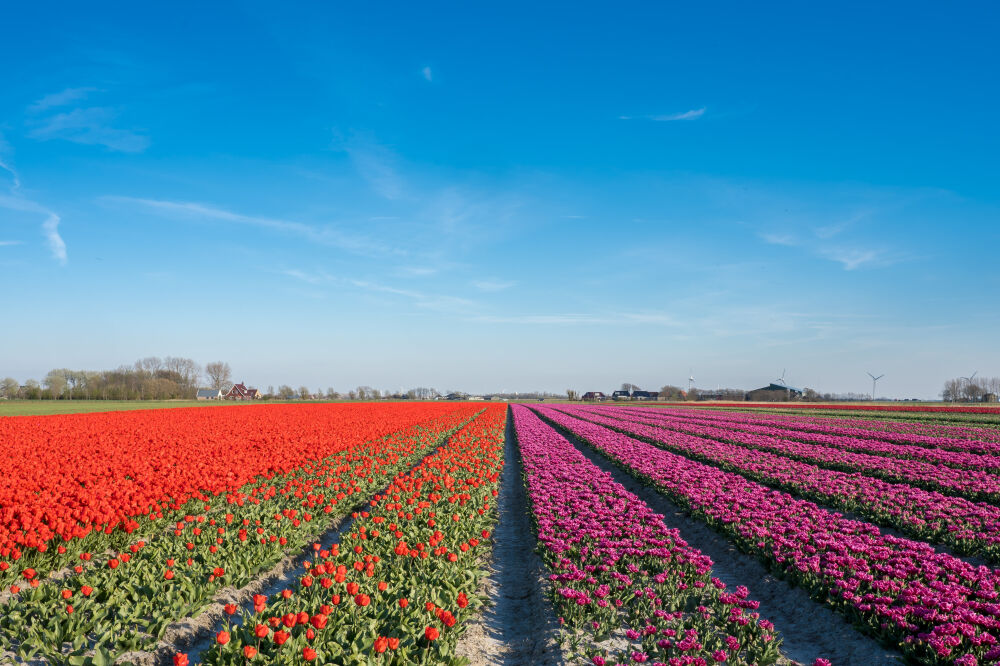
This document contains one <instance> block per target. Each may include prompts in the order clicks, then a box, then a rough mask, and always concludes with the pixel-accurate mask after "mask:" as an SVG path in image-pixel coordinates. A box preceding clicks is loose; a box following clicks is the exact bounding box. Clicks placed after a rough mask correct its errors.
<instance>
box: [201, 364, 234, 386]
mask: <svg viewBox="0 0 1000 666" xmlns="http://www.w3.org/2000/svg"><path fill="white" fill-rule="evenodd" d="M205 374H206V375H207V376H208V383H209V384H210V385H211V387H212V388H214V389H223V388H226V387H227V386H229V385H230V384H232V383H233V371H232V369H231V368H230V367H229V364H228V363H225V362H223V361H213V362H212V363H206V364H205Z"/></svg>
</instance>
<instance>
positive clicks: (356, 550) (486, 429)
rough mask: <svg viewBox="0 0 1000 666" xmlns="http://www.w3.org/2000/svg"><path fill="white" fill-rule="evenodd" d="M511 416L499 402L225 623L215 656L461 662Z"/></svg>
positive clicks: (234, 660) (217, 659) (232, 660)
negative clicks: (290, 580)
mask: <svg viewBox="0 0 1000 666" xmlns="http://www.w3.org/2000/svg"><path fill="white" fill-rule="evenodd" d="M505 414H506V405H490V406H489V407H487V409H486V412H485V413H484V414H482V415H481V416H479V417H478V418H477V419H476V420H475V421H473V422H472V423H470V424H469V425H467V426H465V428H463V429H462V430H461V431H459V432H458V433H456V434H455V435H453V436H452V437H451V438H450V440H449V442H448V444H447V445H445V446H444V447H442V448H441V449H439V450H437V451H436V452H435V453H433V454H432V455H430V456H428V457H427V458H426V459H424V460H423V461H422V462H421V463H420V464H419V465H418V466H416V467H415V468H414V469H412V470H410V471H408V472H406V473H403V474H399V475H397V476H396V477H395V478H394V479H393V480H392V483H391V485H390V486H389V488H388V489H387V490H386V492H385V493H381V494H378V495H376V496H374V497H373V498H372V499H371V501H370V502H369V506H368V507H367V508H366V510H365V511H362V512H359V513H357V514H355V516H354V522H353V524H352V525H351V529H350V533H349V534H348V535H346V537H345V538H344V539H343V540H342V543H340V544H336V545H334V546H333V547H332V548H330V549H329V550H325V549H320V547H319V545H318V544H316V546H315V548H316V549H317V551H316V557H315V559H314V560H313V561H311V562H308V563H307V565H306V569H307V571H306V573H305V575H303V576H302V577H301V578H300V579H299V580H298V582H297V584H296V585H295V586H293V587H292V588H290V589H286V590H284V591H282V592H281V593H278V594H275V595H273V596H272V597H271V598H270V599H268V598H267V597H264V596H259V597H257V598H255V600H254V607H253V609H252V610H250V609H247V611H246V612H245V613H244V615H245V617H243V618H242V620H243V621H242V623H241V624H240V625H239V626H227V627H225V628H224V629H223V630H222V632H221V633H220V634H218V636H217V639H216V645H215V646H213V647H212V648H211V649H210V650H209V651H208V652H206V653H205V654H204V655H202V657H203V659H204V663H206V664H244V663H246V661H247V655H252V656H253V657H254V658H256V659H258V660H259V661H260V662H261V663H267V664H300V663H302V662H303V661H312V660H313V659H315V660H317V663H336V664H373V663H385V664H404V663H405V664H411V663H413V664H416V663H419V664H448V663H452V660H454V658H455V656H454V650H455V644H456V642H457V639H458V637H459V636H460V635H461V631H462V628H463V623H464V621H465V620H466V619H467V618H468V617H470V616H472V615H474V614H475V613H476V612H477V610H478V609H479V608H480V607H481V605H482V603H483V599H481V598H479V596H478V589H479V581H480V579H481V578H482V577H483V576H484V575H485V567H486V561H485V556H486V554H487V553H488V548H489V545H490V541H489V538H490V534H491V533H492V530H493V527H494V525H495V524H496V521H497V517H498V513H497V510H496V508H495V503H496V500H495V498H496V496H497V494H498V489H499V478H500V472H501V470H502V468H503V428H504V416H505ZM233 610H234V611H235V609H233ZM183 656H185V657H186V655H183Z"/></svg>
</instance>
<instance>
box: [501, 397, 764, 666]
mask: <svg viewBox="0 0 1000 666" xmlns="http://www.w3.org/2000/svg"><path fill="white" fill-rule="evenodd" d="M512 410H513V415H514V425H515V428H516V432H517V441H518V444H519V448H520V451H521V459H522V461H523V465H524V474H525V479H526V483H527V487H528V495H529V499H530V503H531V507H532V512H533V517H534V520H535V523H536V526H537V529H538V538H539V541H540V543H541V552H542V557H543V559H544V561H545V563H546V564H547V565H548V567H549V569H550V570H551V571H552V572H553V573H552V574H551V575H550V576H549V580H550V581H551V582H552V587H553V599H554V603H555V606H556V608H557V609H558V612H559V613H560V615H561V618H560V619H561V621H562V622H563V623H564V631H565V632H567V633H568V634H569V638H570V641H571V642H572V643H573V644H574V646H575V647H571V648H570V652H571V653H577V652H582V653H583V654H584V655H586V656H587V657H589V658H590V659H591V661H592V663H594V664H598V665H599V666H601V665H604V664H615V663H622V664H624V663H632V662H642V661H646V660H650V661H653V662H658V663H659V662H662V663H666V662H668V661H669V663H670V664H675V663H676V664H693V663H702V664H705V663H712V664H714V663H722V662H725V663H729V664H743V663H754V664H761V665H763V664H770V663H774V662H775V661H776V660H777V658H778V656H779V651H778V644H779V641H778V640H777V636H776V634H775V632H774V627H773V625H771V624H770V623H769V622H767V621H762V620H760V615H759V613H756V612H754V609H756V608H757V605H758V604H757V602H755V601H753V600H752V599H749V598H748V596H749V593H748V591H747V590H746V588H743V587H740V588H737V590H736V591H735V592H733V593H730V592H727V591H725V587H726V586H725V584H724V583H723V582H722V581H720V580H718V579H717V578H712V577H711V569H712V561H711V559H710V558H708V557H707V556H705V555H704V554H702V553H701V552H699V551H698V550H696V549H694V548H691V547H690V546H688V545H687V543H685V542H684V540H683V539H682V538H681V536H680V533H679V532H678V531H677V530H675V529H670V528H668V527H667V526H666V525H665V524H664V523H663V517H662V516H660V515H658V514H656V513H654V512H653V511H652V510H651V509H650V508H649V507H648V506H647V505H646V504H645V503H644V502H643V501H642V500H640V499H639V498H638V497H636V496H635V495H633V494H632V493H630V492H628V491H627V490H626V489H625V488H624V487H622V486H621V485H620V484H618V483H616V482H615V481H614V479H613V478H612V477H611V475H609V474H608V473H606V472H604V471H602V470H600V469H599V468H598V467H596V466H595V465H594V464H593V463H591V462H590V461H588V460H587V459H586V458H585V457H584V456H583V455H582V454H581V453H580V452H579V451H577V450H576V449H575V448H574V447H573V445H572V444H570V443H569V442H568V441H567V440H566V439H565V438H563V437H562V436H560V435H559V434H558V433H556V432H555V431H554V430H553V429H552V428H551V427H550V426H548V425H546V424H545V423H543V422H542V421H541V420H540V419H539V418H538V417H537V416H536V415H535V414H533V413H532V412H531V411H530V410H528V409H527V408H525V407H522V406H520V405H514V406H512ZM621 642H623V645H622V646H620V647H619V646H616V647H615V648H613V649H612V648H611V647H610V646H611V645H615V644H616V643H621ZM581 644H582V645H581ZM609 652H612V653H613V654H609Z"/></svg>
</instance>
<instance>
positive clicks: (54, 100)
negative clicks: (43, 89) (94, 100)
mask: <svg viewBox="0 0 1000 666" xmlns="http://www.w3.org/2000/svg"><path fill="white" fill-rule="evenodd" d="M96 91H97V88H90V87H85V88H66V89H65V90H63V91H60V92H57V93H52V94H50V95H46V96H45V97H43V98H41V99H40V100H38V101H37V102H35V103H34V104H32V105H31V106H29V107H28V111H30V112H32V113H40V112H42V111H45V110H47V109H51V108H53V107H57V106H66V105H67V104H69V103H70V102H76V101H77V100H81V99H84V98H85V97H86V96H87V95H89V94H90V93H92V92H96Z"/></svg>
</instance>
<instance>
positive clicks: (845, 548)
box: [537, 407, 1000, 666]
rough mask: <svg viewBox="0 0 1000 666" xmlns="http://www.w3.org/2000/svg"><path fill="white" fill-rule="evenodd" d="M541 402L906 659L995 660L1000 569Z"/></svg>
mask: <svg viewBox="0 0 1000 666" xmlns="http://www.w3.org/2000/svg"><path fill="white" fill-rule="evenodd" d="M537 411H538V412H539V413H541V414H544V415H545V417H546V418H548V419H550V420H551V421H552V422H554V423H557V424H559V425H560V426H561V427H563V428H565V429H566V430H568V431H570V432H573V433H574V434H576V435H577V436H579V437H580V438H582V439H584V440H586V441H587V442H589V443H590V444H591V445H593V446H594V447H595V448H597V449H598V450H600V451H602V452H604V453H605V454H606V455H607V456H608V457H609V458H611V459H612V460H614V461H615V462H616V463H617V464H619V465H620V466H622V467H623V468H624V469H626V470H627V471H629V472H630V473H632V474H635V475H636V476H638V477H640V478H643V479H646V480H648V481H650V482H652V483H653V484H654V485H655V487H657V488H658V489H659V490H660V491H661V492H663V493H664V494H666V495H667V496H669V497H671V498H672V499H674V500H675V501H677V502H678V503H679V504H681V505H683V506H686V507H687V508H688V510H689V511H691V513H692V514H693V515H695V516H698V517H700V518H702V519H703V520H705V521H706V522H707V523H709V524H710V525H712V526H713V527H715V528H716V529H718V530H720V531H722V532H724V533H726V534H728V535H729V536H730V537H731V538H732V539H733V540H734V542H735V543H737V544H738V545H739V546H740V547H741V548H742V549H744V550H746V551H748V552H750V553H753V554H755V555H757V556H758V557H760V558H761V559H762V560H763V561H765V562H766V563H768V564H769V565H770V566H771V567H772V569H773V570H775V571H776V572H778V573H779V574H780V575H784V576H787V577H788V578H790V579H792V580H793V581H794V582H795V583H797V584H799V585H801V586H802V587H804V588H805V589H807V590H808V591H809V592H810V593H811V594H813V595H814V596H815V597H816V598H817V599H820V600H824V601H825V602H826V603H828V604H829V605H831V606H832V607H833V608H835V609H837V610H838V611H840V612H842V613H844V614H846V615H847V616H848V617H850V618H852V619H854V620H855V621H856V622H857V623H858V624H859V626H861V627H863V628H864V629H865V630H867V631H868V632H869V633H871V634H872V635H874V636H876V637H877V638H879V639H882V640H884V641H886V642H887V643H891V644H893V645H896V646H898V647H899V649H901V650H902V651H903V652H904V653H905V654H906V655H907V656H908V657H909V658H911V659H913V660H915V661H918V662H921V663H929V664H939V663H956V664H963V666H964V665H968V664H976V663H979V661H980V660H986V661H993V660H997V659H1000V645H998V642H1000V641H998V636H1000V619H998V616H1000V572H994V571H991V570H990V569H988V568H987V567H973V566H972V565H970V564H968V563H966V562H964V561H962V560H960V559H958V558H955V557H952V556H950V555H945V554H942V553H937V552H935V551H934V550H933V549H932V548H931V547H930V546H928V545H927V544H924V543H918V542H915V541H910V540H908V539H901V538H896V537H892V536H888V535H883V534H881V533H880V532H879V530H878V528H876V527H875V526H873V525H871V524H868V523H863V522H859V521H854V520H848V519H846V518H844V517H843V516H841V515H840V514H837V513H833V512H829V511H826V510H824V509H821V508H820V507H818V506H816V505H815V504H813V503H812V502H808V501H805V500H797V499H795V498H793V497H791V496H790V495H788V494H786V493H783V492H779V491H775V490H772V489H770V488H767V487H765V486H762V485H760V484H757V483H753V482H750V481H748V480H746V479H744V478H743V477H742V476H739V475H737V474H732V473H727V472H724V471H722V470H719V469H716V468H714V467H710V466H708V465H704V464H701V463H698V462H695V461H692V460H689V459H687V458H684V457H682V456H678V455H675V454H672V453H669V452H667V451H664V450H662V449H659V448H657V447H654V446H652V445H650V444H647V443H645V442H642V441H639V440H636V439H634V438H631V437H628V436H626V435H624V434H622V433H619V432H615V431H613V430H611V429H608V428H606V427H603V426H601V425H597V424H595V423H590V422H588V421H583V420H580V419H577V418H574V417H572V416H569V415H568V414H565V413H562V412H560V411H558V410H555V409H550V408H542V407H540V408H537Z"/></svg>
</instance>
